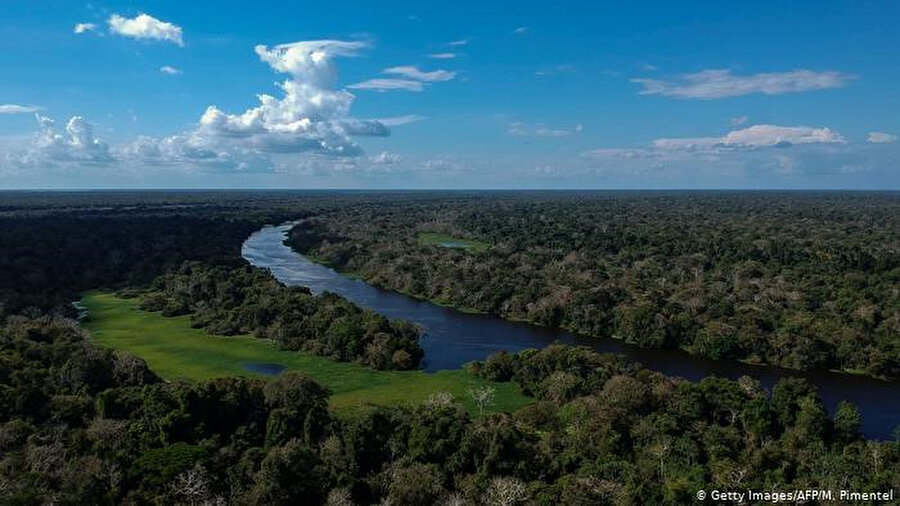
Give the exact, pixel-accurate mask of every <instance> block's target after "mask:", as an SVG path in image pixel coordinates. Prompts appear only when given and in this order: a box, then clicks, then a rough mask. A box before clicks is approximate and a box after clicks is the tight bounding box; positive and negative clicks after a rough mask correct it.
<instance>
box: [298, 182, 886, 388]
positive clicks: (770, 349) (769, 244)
mask: <svg viewBox="0 0 900 506" xmlns="http://www.w3.org/2000/svg"><path fill="white" fill-rule="evenodd" d="M898 232H900V196H898V195H896V194H893V193H888V194H865V193H863V194H851V193H818V194H817V193H766V192H763V193H739V192H730V193H729V192H707V193H690V192H685V193H654V192H649V193H648V192H645V193H641V192H636V193H602V192H596V193H591V192H584V193H579V192H570V193H559V194H552V193H536V194H525V195H518V194H513V195H503V194H500V195H493V194H491V195H490V196H485V195H479V194H474V195H465V194H463V195H452V196H435V198H432V199H430V200H427V201H426V200H423V199H408V200H403V199H395V200H393V201H392V202H391V204H390V205H373V204H371V203H368V202H362V203H359V204H357V205H347V206H344V207H340V208H335V209H332V210H327V211H325V212H322V213H319V214H316V216H315V217H314V218H310V219H308V220H306V221H304V222H303V223H300V224H298V225H297V226H296V227H295V228H294V229H293V232H292V234H291V240H290V244H291V245H292V246H293V247H294V248H296V249H297V250H298V251H300V252H304V253H312V254H313V255H315V256H316V258H318V259H320V260H323V261H326V262H328V263H330V264H331V265H333V266H335V267H336V268H338V269H339V270H346V271H352V272H354V273H355V274H356V275H359V276H361V277H362V278H363V279H365V280H366V281H367V282H369V283H372V284H375V285H377V286H380V287H383V288H386V289H390V290H395V291H399V292H402V293H408V294H412V295H415V296H417V297H421V298H425V299H429V300H433V301H436V302H439V303H442V304H450V305H453V306H456V307H460V308H467V309H474V310H477V311H481V312H485V313H491V314H496V315H500V316H502V317H504V318H509V319H513V320H525V321H529V322H533V323H536V324H539V325H546V326H552V327H562V328H565V329H568V330H571V331H573V332H576V333H578V334H583V335H587V336H600V337H616V338H619V339H623V340H625V341H627V342H629V343H633V344H637V345H640V346H646V347H659V348H683V349H685V350H688V351H690V352H692V353H697V354H700V355H703V356H706V357H709V358H713V359H732V360H744V361H748V362H753V363H768V364H774V365H779V366H783V367H789V368H794V369H838V370H843V371H850V372H860V373H864V374H869V375H872V376H880V377H897V376H898V375H900V339H898V336H900V290H898V288H897V287H898V286H900V233H898ZM422 234H432V235H426V237H434V236H435V235H434V234H440V235H441V236H448V237H457V238H462V239H465V240H469V241H474V242H473V244H484V245H489V247H480V248H477V249H476V248H468V249H467V248H448V247H442V246H441V244H440V241H422V240H421V238H422V237H423V235H422Z"/></svg>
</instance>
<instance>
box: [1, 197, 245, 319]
mask: <svg viewBox="0 0 900 506" xmlns="http://www.w3.org/2000/svg"><path fill="white" fill-rule="evenodd" d="M196 214H197V215H188V214H179V213H175V212H170V213H168V215H156V214H153V215H146V214H145V215H137V216H134V215H121V214H120V215H116V214H113V213H110V214H109V215H99V216H97V215H75V216H70V215H68V214H66V213H60V214H52V215H46V216H38V217H34V216H12V217H3V218H0V317H2V316H5V315H7V314H15V313H19V312H21V311H23V310H27V309H29V308H32V309H33V310H35V311H55V312H56V313H58V314H72V313H71V308H70V306H69V304H70V303H71V302H72V301H73V300H77V299H78V298H79V297H80V295H79V293H80V292H81V291H83V290H87V289H92V288H100V287H113V286H132V285H141V284H146V283H149V282H150V281H151V280H152V279H153V278H154V277H156V276H158V275H159V274H160V273H162V272H164V271H166V270H168V269H174V268H177V267H178V266H180V265H181V264H182V263H183V262H184V261H185V260H204V261H207V262H212V263H221V262H225V263H231V264H233V263H235V262H240V247H241V243H242V242H243V240H244V239H245V238H246V237H247V236H248V235H249V234H250V233H251V232H253V231H254V230H256V229H257V228H259V227H260V226H261V224H262V223H263V222H262V221H258V220H257V219H222V218H215V217H212V216H204V215H203V213H196Z"/></svg>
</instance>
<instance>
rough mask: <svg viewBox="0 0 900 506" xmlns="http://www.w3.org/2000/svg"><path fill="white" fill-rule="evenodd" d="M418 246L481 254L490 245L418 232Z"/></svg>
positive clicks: (450, 236)
mask: <svg viewBox="0 0 900 506" xmlns="http://www.w3.org/2000/svg"><path fill="white" fill-rule="evenodd" d="M419 245H421V246H440V247H443V248H455V249H464V250H466V251H471V252H473V253H481V252H484V251H487V250H488V248H490V245H489V244H487V243H483V242H479V241H473V240H472V239H462V238H460V237H453V236H452V235H446V234H436V233H433V232H420V233H419Z"/></svg>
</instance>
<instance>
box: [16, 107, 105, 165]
mask: <svg viewBox="0 0 900 506" xmlns="http://www.w3.org/2000/svg"><path fill="white" fill-rule="evenodd" d="M35 117H36V118H37V122H38V127H39V129H38V132H37V133H36V134H35V136H34V137H33V138H32V140H31V142H30V143H29V145H28V146H27V147H26V149H25V152H24V153H22V154H21V156H20V157H19V159H18V163H20V164H22V165H27V166H36V167H40V166H47V165H59V164H77V165H85V164H86V165H98V164H108V163H110V162H112V161H113V160H114V159H113V156H112V154H111V153H110V149H109V145H108V144H106V143H105V142H104V141H102V140H100V139H97V138H96V137H94V127H93V125H91V124H90V123H88V122H87V121H85V119H84V118H82V117H81V116H73V117H72V118H70V119H69V121H68V122H66V125H65V128H63V129H59V128H57V126H56V123H55V122H54V121H53V120H52V119H51V118H49V117H47V116H42V115H40V114H36V115H35Z"/></svg>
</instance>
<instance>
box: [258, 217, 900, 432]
mask: <svg viewBox="0 0 900 506" xmlns="http://www.w3.org/2000/svg"><path fill="white" fill-rule="evenodd" d="M289 228H290V225H281V226H277V227H266V228H263V229H262V230H259V231H257V232H255V233H254V234H253V235H251V236H250V237H249V238H248V239H247V240H246V242H244V245H243V249H242V255H243V257H244V258H245V259H246V260H247V261H249V262H250V263H251V264H253V265H255V266H257V267H264V268H267V269H269V270H271V272H272V274H273V275H275V277H276V278H278V279H279V280H280V281H281V282H282V283H284V284H286V285H301V286H307V287H309V289H310V290H312V292H313V293H321V292H323V291H329V292H332V293H336V294H339V295H341V296H343V297H346V298H347V299H349V300H351V301H353V302H355V303H356V304H358V305H360V306H362V307H365V308H369V309H371V310H373V311H376V312H378V313H380V314H382V315H384V316H387V317H388V318H400V319H404V320H409V321H411V322H415V323H417V324H419V325H421V326H422V327H423V328H424V329H425V334H424V336H423V338H422V342H421V345H422V348H423V349H424V350H425V359H424V361H423V364H422V367H423V368H424V369H425V370H426V371H438V370H442V369H456V368H458V367H460V366H462V365H463V364H465V363H466V362H470V361H473V360H480V359H483V358H485V357H487V356H488V355H490V354H491V353H493V352H496V351H499V350H506V351H518V350H522V349H525V348H541V347H544V346H547V345H548V344H551V343H553V342H563V343H566V344H574V345H584V346H590V347H592V348H594V349H596V350H598V351H601V352H612V353H619V354H622V355H625V356H626V357H628V358H629V359H631V360H634V361H636V362H640V363H641V364H643V365H644V366H645V367H647V368H649V369H653V370H657V371H660V372H663V373H665V374H668V375H671V376H680V377H683V378H687V379H690V380H698V379H701V378H703V377H705V376H710V375H716V376H722V377H727V378H732V379H736V378H738V377H740V376H743V375H747V376H751V377H754V378H757V379H759V380H760V381H761V382H762V383H763V385H765V386H766V387H767V388H771V387H772V386H773V385H774V384H775V383H776V382H777V381H778V380H779V379H780V378H783V377H787V376H801V377H805V378H807V379H808V380H810V381H811V382H812V383H813V384H815V385H816V386H817V387H818V389H819V393H820V395H821V397H822V400H823V401H824V402H825V404H826V406H827V407H828V409H829V410H834V408H835V406H836V405H837V403H838V402H840V401H841V400H846V401H849V402H852V403H853V404H855V405H856V406H857V407H858V408H859V411H860V413H861V414H862V416H863V427H862V431H863V434H864V435H865V436H866V437H868V438H877V439H889V438H891V437H892V431H893V430H894V428H895V427H897V426H898V425H900V382H898V381H893V382H886V381H881V380H876V379H872V378H867V377H862V376H853V375H848V374H840V373H833V372H827V371H812V372H800V371H792V370H789V369H781V368H778V367H770V366H752V365H746V364H741V363H738V362H731V361H717V360H709V359H704V358H701V357H697V356H695V355H690V354H688V353H686V352H683V351H680V350H659V349H648V348H639V347H636V346H630V345H628V344H625V343H623V342H621V341H619V340H616V339H600V338H587V337H581V336H575V335H573V334H571V333H569V332H566V331H564V330H559V329H548V328H542V327H536V326H534V325H529V324H526V323H517V322H510V321H507V320H504V319H502V318H499V317H496V316H487V315H473V314H467V313H462V312H460V311H457V310H454V309H450V308H445V307H441V306H438V305H435V304H432V303H430V302H426V301H421V300H418V299H415V298H412V297H408V296H405V295H401V294H398V293H394V292H389V291H386V290H382V289H380V288H376V287H373V286H370V285H368V284H366V283H365V282H363V281H359V280H354V279H350V278H348V277H346V276H343V275H341V274H340V273H338V272H336V271H335V270H333V269H330V268H328V267H326V266H323V265H320V264H317V263H315V262H312V261H311V260H309V259H308V258H306V257H304V256H303V255H301V254H299V253H297V252H295V251H293V250H292V249H290V248H289V247H288V246H285V245H284V244H283V241H284V239H285V236H286V233H287V231H288V229H289Z"/></svg>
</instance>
